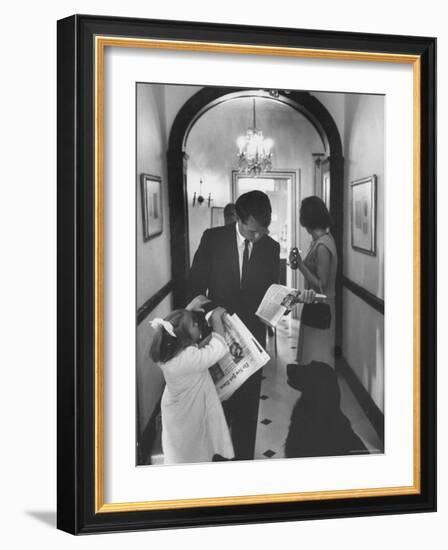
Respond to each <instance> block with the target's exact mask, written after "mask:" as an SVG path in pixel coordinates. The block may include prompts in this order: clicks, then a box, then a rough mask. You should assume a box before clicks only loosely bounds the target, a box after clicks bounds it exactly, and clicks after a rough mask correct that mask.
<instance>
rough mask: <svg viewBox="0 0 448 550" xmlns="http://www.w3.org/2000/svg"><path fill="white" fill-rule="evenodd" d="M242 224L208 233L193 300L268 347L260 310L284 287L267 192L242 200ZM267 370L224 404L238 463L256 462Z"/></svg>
mask: <svg viewBox="0 0 448 550" xmlns="http://www.w3.org/2000/svg"><path fill="white" fill-rule="evenodd" d="M235 209H236V214H237V221H236V222H235V223H233V224H231V225H225V226H223V227H215V228H212V229H208V230H206V231H205V232H204V234H203V235H202V239H201V242H200V244H199V247H198V250H197V251H196V254H195V256H194V260H193V264H192V266H191V271H190V281H189V282H190V295H191V297H195V296H198V295H200V294H202V295H204V296H205V295H206V296H207V297H208V298H209V299H210V300H211V301H212V302H213V303H214V304H217V305H220V306H223V307H224V308H226V309H227V311H228V312H229V313H236V314H237V315H238V316H239V317H240V319H241V320H242V321H243V323H244V324H245V325H246V326H247V328H248V329H249V330H250V331H251V332H252V334H253V335H254V336H255V338H256V339H257V340H258V341H259V342H260V344H261V345H262V346H263V347H264V346H265V345H266V327H265V325H263V323H262V322H261V321H260V320H259V319H258V318H257V317H256V315H255V311H256V310H257V309H258V306H259V305H260V302H261V300H262V298H263V296H264V294H265V292H266V290H267V289H268V288H269V286H270V285H271V284H273V283H277V282H278V278H279V265H280V245H279V244H278V242H276V241H274V240H273V239H271V238H270V237H269V236H268V232H269V231H268V227H269V225H270V223H271V213H272V209H271V204H270V201H269V198H268V196H267V195H266V194H265V193H263V192H261V191H250V192H249V193H245V194H244V195H241V196H240V197H239V198H238V200H237V201H236V204H235ZM260 385H261V370H260V371H258V372H257V373H255V374H254V375H253V376H251V377H250V378H249V379H248V380H247V381H246V382H245V383H244V384H243V385H242V386H241V387H240V388H239V389H238V390H237V391H236V392H235V393H234V394H233V395H232V396H231V397H230V398H229V399H228V400H227V401H225V402H224V403H223V406H224V411H225V413H226V417H227V420H228V422H229V425H230V428H231V432H232V440H233V445H234V448H235V455H236V456H235V457H236V459H237V460H250V459H253V457H254V449H255V436H256V428H257V417H258V405H259V398H260Z"/></svg>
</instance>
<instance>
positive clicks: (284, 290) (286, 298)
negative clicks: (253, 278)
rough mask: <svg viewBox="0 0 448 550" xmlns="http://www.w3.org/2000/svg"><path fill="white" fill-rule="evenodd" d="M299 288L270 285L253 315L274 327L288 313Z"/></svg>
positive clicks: (298, 292) (295, 299)
mask: <svg viewBox="0 0 448 550" xmlns="http://www.w3.org/2000/svg"><path fill="white" fill-rule="evenodd" d="M299 295H300V290H297V289H295V288H288V287H286V286H283V285H278V284H274V285H271V286H270V287H269V288H268V289H267V291H266V294H265V295H264V296H263V300H262V301H261V304H260V306H259V308H258V309H257V311H256V312H255V315H257V317H259V319H261V320H262V321H263V323H266V324H267V325H269V326H271V327H273V328H275V327H276V326H277V323H278V322H279V321H280V319H281V318H282V317H283V315H285V314H286V313H288V312H289V311H290V310H291V308H292V307H293V305H294V304H295V303H297V301H298V299H299Z"/></svg>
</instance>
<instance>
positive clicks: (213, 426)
mask: <svg viewBox="0 0 448 550" xmlns="http://www.w3.org/2000/svg"><path fill="white" fill-rule="evenodd" d="M227 351H228V348H227V344H226V342H225V340H224V338H222V337H221V336H220V335H219V334H217V333H215V332H213V333H212V337H211V339H210V341H209V343H208V344H207V345H205V346H204V347H202V348H199V347H197V346H189V347H187V348H185V349H184V350H183V351H182V352H181V353H179V355H177V356H176V357H173V359H171V360H170V361H167V362H166V363H161V364H160V367H161V369H162V372H163V375H164V377H165V381H166V386H165V390H164V392H163V396H162V402H161V410H162V448H163V454H164V463H165V464H179V463H185V462H210V461H211V460H212V458H213V455H215V454H220V455H221V456H223V457H224V458H233V457H234V456H235V455H234V452H233V445H232V440H231V437H230V433H229V428H228V426H227V422H226V419H225V416H224V411H223V408H222V405H221V402H220V400H219V398H218V394H217V392H216V388H215V385H214V383H213V380H212V378H211V376H210V373H209V371H208V369H209V367H211V366H212V365H214V364H215V363H216V362H217V361H219V360H220V359H222V357H224V355H225V354H226V353H227Z"/></svg>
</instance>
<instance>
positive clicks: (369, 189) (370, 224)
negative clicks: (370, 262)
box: [350, 175, 376, 256]
mask: <svg viewBox="0 0 448 550" xmlns="http://www.w3.org/2000/svg"><path fill="white" fill-rule="evenodd" d="M350 211H351V240H352V247H353V248H354V249H355V250H358V251H359V252H364V253H365V254H370V255H372V256H375V254H376V176H375V175H373V176H369V177H367V178H362V179H359V180H356V181H353V182H352V183H351V184H350Z"/></svg>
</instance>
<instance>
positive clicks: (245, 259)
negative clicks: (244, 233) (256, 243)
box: [241, 239, 250, 288]
mask: <svg viewBox="0 0 448 550" xmlns="http://www.w3.org/2000/svg"><path fill="white" fill-rule="evenodd" d="M249 244H250V241H249V240H248V239H244V253H243V265H242V267H241V288H244V287H245V286H246V283H247V271H248V268H249Z"/></svg>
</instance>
